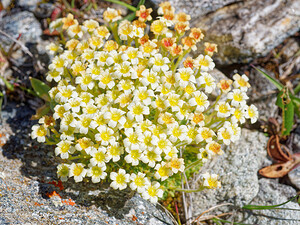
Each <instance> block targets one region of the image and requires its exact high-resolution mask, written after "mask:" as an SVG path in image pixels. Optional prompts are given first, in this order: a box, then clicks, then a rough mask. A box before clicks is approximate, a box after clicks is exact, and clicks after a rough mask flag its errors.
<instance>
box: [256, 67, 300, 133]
mask: <svg viewBox="0 0 300 225" xmlns="http://www.w3.org/2000/svg"><path fill="white" fill-rule="evenodd" d="M252 67H253V68H254V69H256V70H257V71H258V72H260V73H261V74H262V75H263V76H264V77H265V78H267V79H268V80H269V81H270V82H271V83H272V84H274V85H275V87H276V88H277V89H278V90H279V93H278V95H277V101H276V105H277V106H278V107H279V108H281V109H282V129H281V135H282V136H287V135H289V134H290V132H291V130H292V128H293V125H294V114H296V115H297V116H298V117H299V118H300V109H299V108H300V99H299V98H297V97H296V96H295V95H296V94H297V93H299V91H300V84H298V85H297V87H296V88H295V89H294V90H293V92H294V94H293V93H292V92H291V91H289V90H288V88H287V87H285V86H284V85H283V84H281V83H280V82H279V81H277V80H276V79H274V78H273V77H271V76H270V75H268V74H267V73H265V72H264V71H262V70H260V69H258V68H257V67H255V66H253V65H252Z"/></svg>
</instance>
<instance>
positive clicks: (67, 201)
mask: <svg viewBox="0 0 300 225" xmlns="http://www.w3.org/2000/svg"><path fill="white" fill-rule="evenodd" d="M61 202H62V203H65V204H66V205H72V206H73V205H75V204H76V203H75V202H74V201H73V200H72V199H71V198H69V199H66V200H62V201H61Z"/></svg>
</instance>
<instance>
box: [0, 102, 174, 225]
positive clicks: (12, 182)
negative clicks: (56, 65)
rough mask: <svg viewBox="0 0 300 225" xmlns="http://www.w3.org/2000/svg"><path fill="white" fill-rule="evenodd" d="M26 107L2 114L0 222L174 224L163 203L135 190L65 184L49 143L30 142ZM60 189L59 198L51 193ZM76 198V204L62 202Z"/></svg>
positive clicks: (10, 106)
mask: <svg viewBox="0 0 300 225" xmlns="http://www.w3.org/2000/svg"><path fill="white" fill-rule="evenodd" d="M33 113H34V111H33V110H32V109H30V108H28V106H25V105H23V106H18V105H16V104H12V103H9V104H8V105H7V106H6V107H5V108H4V109H3V113H2V115H1V119H2V121H1V123H0V133H1V134H3V135H2V136H1V137H0V141H1V143H2V144H4V145H3V146H2V147H0V223H1V224H41V223H42V224H71V223H73V224H101V225H107V224H112V225H116V224H119V225H130V224H153V225H163V224H174V223H173V222H172V219H171V217H170V216H169V215H168V213H167V212H166V211H164V209H162V207H161V206H160V205H156V206H155V205H153V204H151V203H150V202H149V201H146V200H144V199H142V198H141V197H140V196H139V195H134V194H133V193H132V192H130V191H128V190H126V191H114V190H111V189H109V188H107V187H106V186H103V187H102V186H101V187H99V185H92V184H87V183H74V182H71V181H68V182H65V183H63V185H64V190H60V189H59V188H58V187H55V186H54V185H53V184H49V182H51V181H55V180H57V178H56V165H57V163H58V162H57V161H56V160H54V158H53V152H54V151H53V150H54V149H53V148H52V147H51V146H45V145H39V144H38V143H36V142H35V141H32V140H31V138H30V136H29V132H30V130H31V126H32V125H33V124H34V123H35V122H34V121H30V120H29V118H30V117H31V115H32V114H33ZM53 191H56V192H57V193H59V195H60V196H61V197H59V196H56V197H50V198H49V194H51V193H53ZM70 198H71V199H72V200H73V201H74V202H75V205H70V204H67V203H66V202H62V200H64V201H65V200H67V201H68V200H69V199H70Z"/></svg>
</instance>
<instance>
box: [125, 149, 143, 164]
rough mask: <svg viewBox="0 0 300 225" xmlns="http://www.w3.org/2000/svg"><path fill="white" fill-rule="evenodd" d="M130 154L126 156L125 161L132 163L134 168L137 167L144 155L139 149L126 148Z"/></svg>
mask: <svg viewBox="0 0 300 225" xmlns="http://www.w3.org/2000/svg"><path fill="white" fill-rule="evenodd" d="M126 151H127V152H128V154H127V155H126V156H125V158H124V159H125V161H126V162H127V163H131V164H132V165H133V166H137V165H138V164H139V162H140V159H141V156H142V153H141V151H140V150H139V149H128V148H126Z"/></svg>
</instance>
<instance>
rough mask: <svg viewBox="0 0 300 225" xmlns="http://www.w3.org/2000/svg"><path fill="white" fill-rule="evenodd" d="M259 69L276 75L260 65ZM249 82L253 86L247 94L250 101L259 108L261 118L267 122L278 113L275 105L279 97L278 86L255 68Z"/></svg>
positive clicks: (272, 75)
mask: <svg viewBox="0 0 300 225" xmlns="http://www.w3.org/2000/svg"><path fill="white" fill-rule="evenodd" d="M258 69H260V70H262V71H263V72H265V73H267V74H269V75H270V76H271V77H274V74H273V73H271V72H269V71H266V70H265V69H263V68H261V67H258ZM249 83H250V85H251V88H250V89H249V91H248V92H247V95H248V96H249V102H251V103H253V104H254V105H255V106H256V107H257V108H258V112H259V120H260V121H265V122H266V121H268V119H269V118H270V117H275V116H276V115H277V113H278V107H277V106H276V105H275V103H276V99H277V89H276V87H275V86H274V85H273V84H272V83H271V82H270V81H269V80H268V79H267V78H265V77H264V76H263V75H262V74H261V73H260V72H258V71H257V70H255V69H253V70H251V72H250V75H249Z"/></svg>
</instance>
